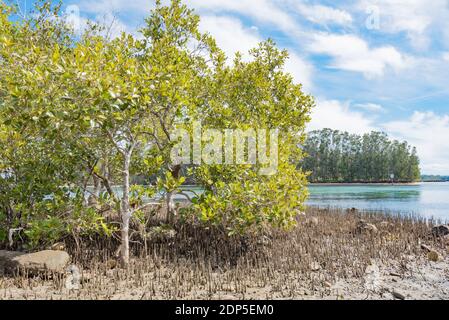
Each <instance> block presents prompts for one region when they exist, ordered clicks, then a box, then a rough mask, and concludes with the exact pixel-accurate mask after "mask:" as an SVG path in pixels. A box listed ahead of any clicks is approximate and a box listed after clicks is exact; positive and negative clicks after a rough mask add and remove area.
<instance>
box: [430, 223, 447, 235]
mask: <svg viewBox="0 0 449 320" xmlns="http://www.w3.org/2000/svg"><path fill="white" fill-rule="evenodd" d="M432 235H433V236H434V237H435V238H440V237H444V236H446V235H449V227H448V226H445V225H439V226H436V227H433V228H432Z"/></svg>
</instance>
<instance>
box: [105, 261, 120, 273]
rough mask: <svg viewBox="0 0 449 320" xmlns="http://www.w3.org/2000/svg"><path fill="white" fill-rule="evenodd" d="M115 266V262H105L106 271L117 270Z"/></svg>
mask: <svg viewBox="0 0 449 320" xmlns="http://www.w3.org/2000/svg"><path fill="white" fill-rule="evenodd" d="M117 265H118V263H117V260H114V259H109V260H108V261H106V268H107V269H108V270H112V269H115V268H117Z"/></svg>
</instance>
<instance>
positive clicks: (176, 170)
mask: <svg viewBox="0 0 449 320" xmlns="http://www.w3.org/2000/svg"><path fill="white" fill-rule="evenodd" d="M181 169H182V167H181V166H180V165H176V166H174V167H173V168H172V169H171V170H170V172H171V174H172V176H173V178H175V179H179V174H180V172H181ZM174 195H175V192H167V199H166V206H167V218H166V219H167V224H172V223H173V221H174V215H175V201H174V199H173V196H174Z"/></svg>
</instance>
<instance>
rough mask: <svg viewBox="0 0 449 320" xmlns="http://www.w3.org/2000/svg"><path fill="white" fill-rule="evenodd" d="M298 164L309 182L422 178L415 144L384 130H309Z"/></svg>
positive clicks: (412, 179)
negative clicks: (305, 154) (306, 172)
mask: <svg viewBox="0 0 449 320" xmlns="http://www.w3.org/2000/svg"><path fill="white" fill-rule="evenodd" d="M304 151H305V152H306V153H307V156H306V158H305V159H304V160H303V161H302V162H301V164H300V166H302V169H303V170H305V171H310V176H309V181H310V182H390V181H395V182H412V181H418V180H420V178H421V175H420V169H419V158H418V155H417V151H416V148H415V147H412V146H410V145H409V144H408V143H407V142H405V141H403V142H401V141H397V140H390V139H389V138H388V136H387V134H385V133H383V132H371V133H369V134H364V135H356V134H349V133H348V132H341V131H338V130H331V129H323V130H319V131H312V132H310V133H309V135H308V138H307V140H306V143H305V145H304Z"/></svg>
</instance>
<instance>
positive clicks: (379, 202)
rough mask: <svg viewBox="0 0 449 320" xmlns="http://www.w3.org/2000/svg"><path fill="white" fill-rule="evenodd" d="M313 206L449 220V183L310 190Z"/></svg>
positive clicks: (330, 187) (328, 187)
mask: <svg viewBox="0 0 449 320" xmlns="http://www.w3.org/2000/svg"><path fill="white" fill-rule="evenodd" d="M308 204H309V205H313V206H320V207H328V206H332V207H340V208H353V207H354V208H359V209H362V210H363V209H364V210H382V211H385V210H386V211H393V212H400V213H405V214H418V215H421V216H424V217H428V218H430V217H435V218H438V219H444V220H449V183H422V184H419V185H413V186H405V185H403V186H391V185H385V186H378V185H376V186H372V185H371V186H370V185H355V186H344V185H342V186H316V185H315V186H310V198H309V200H308Z"/></svg>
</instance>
